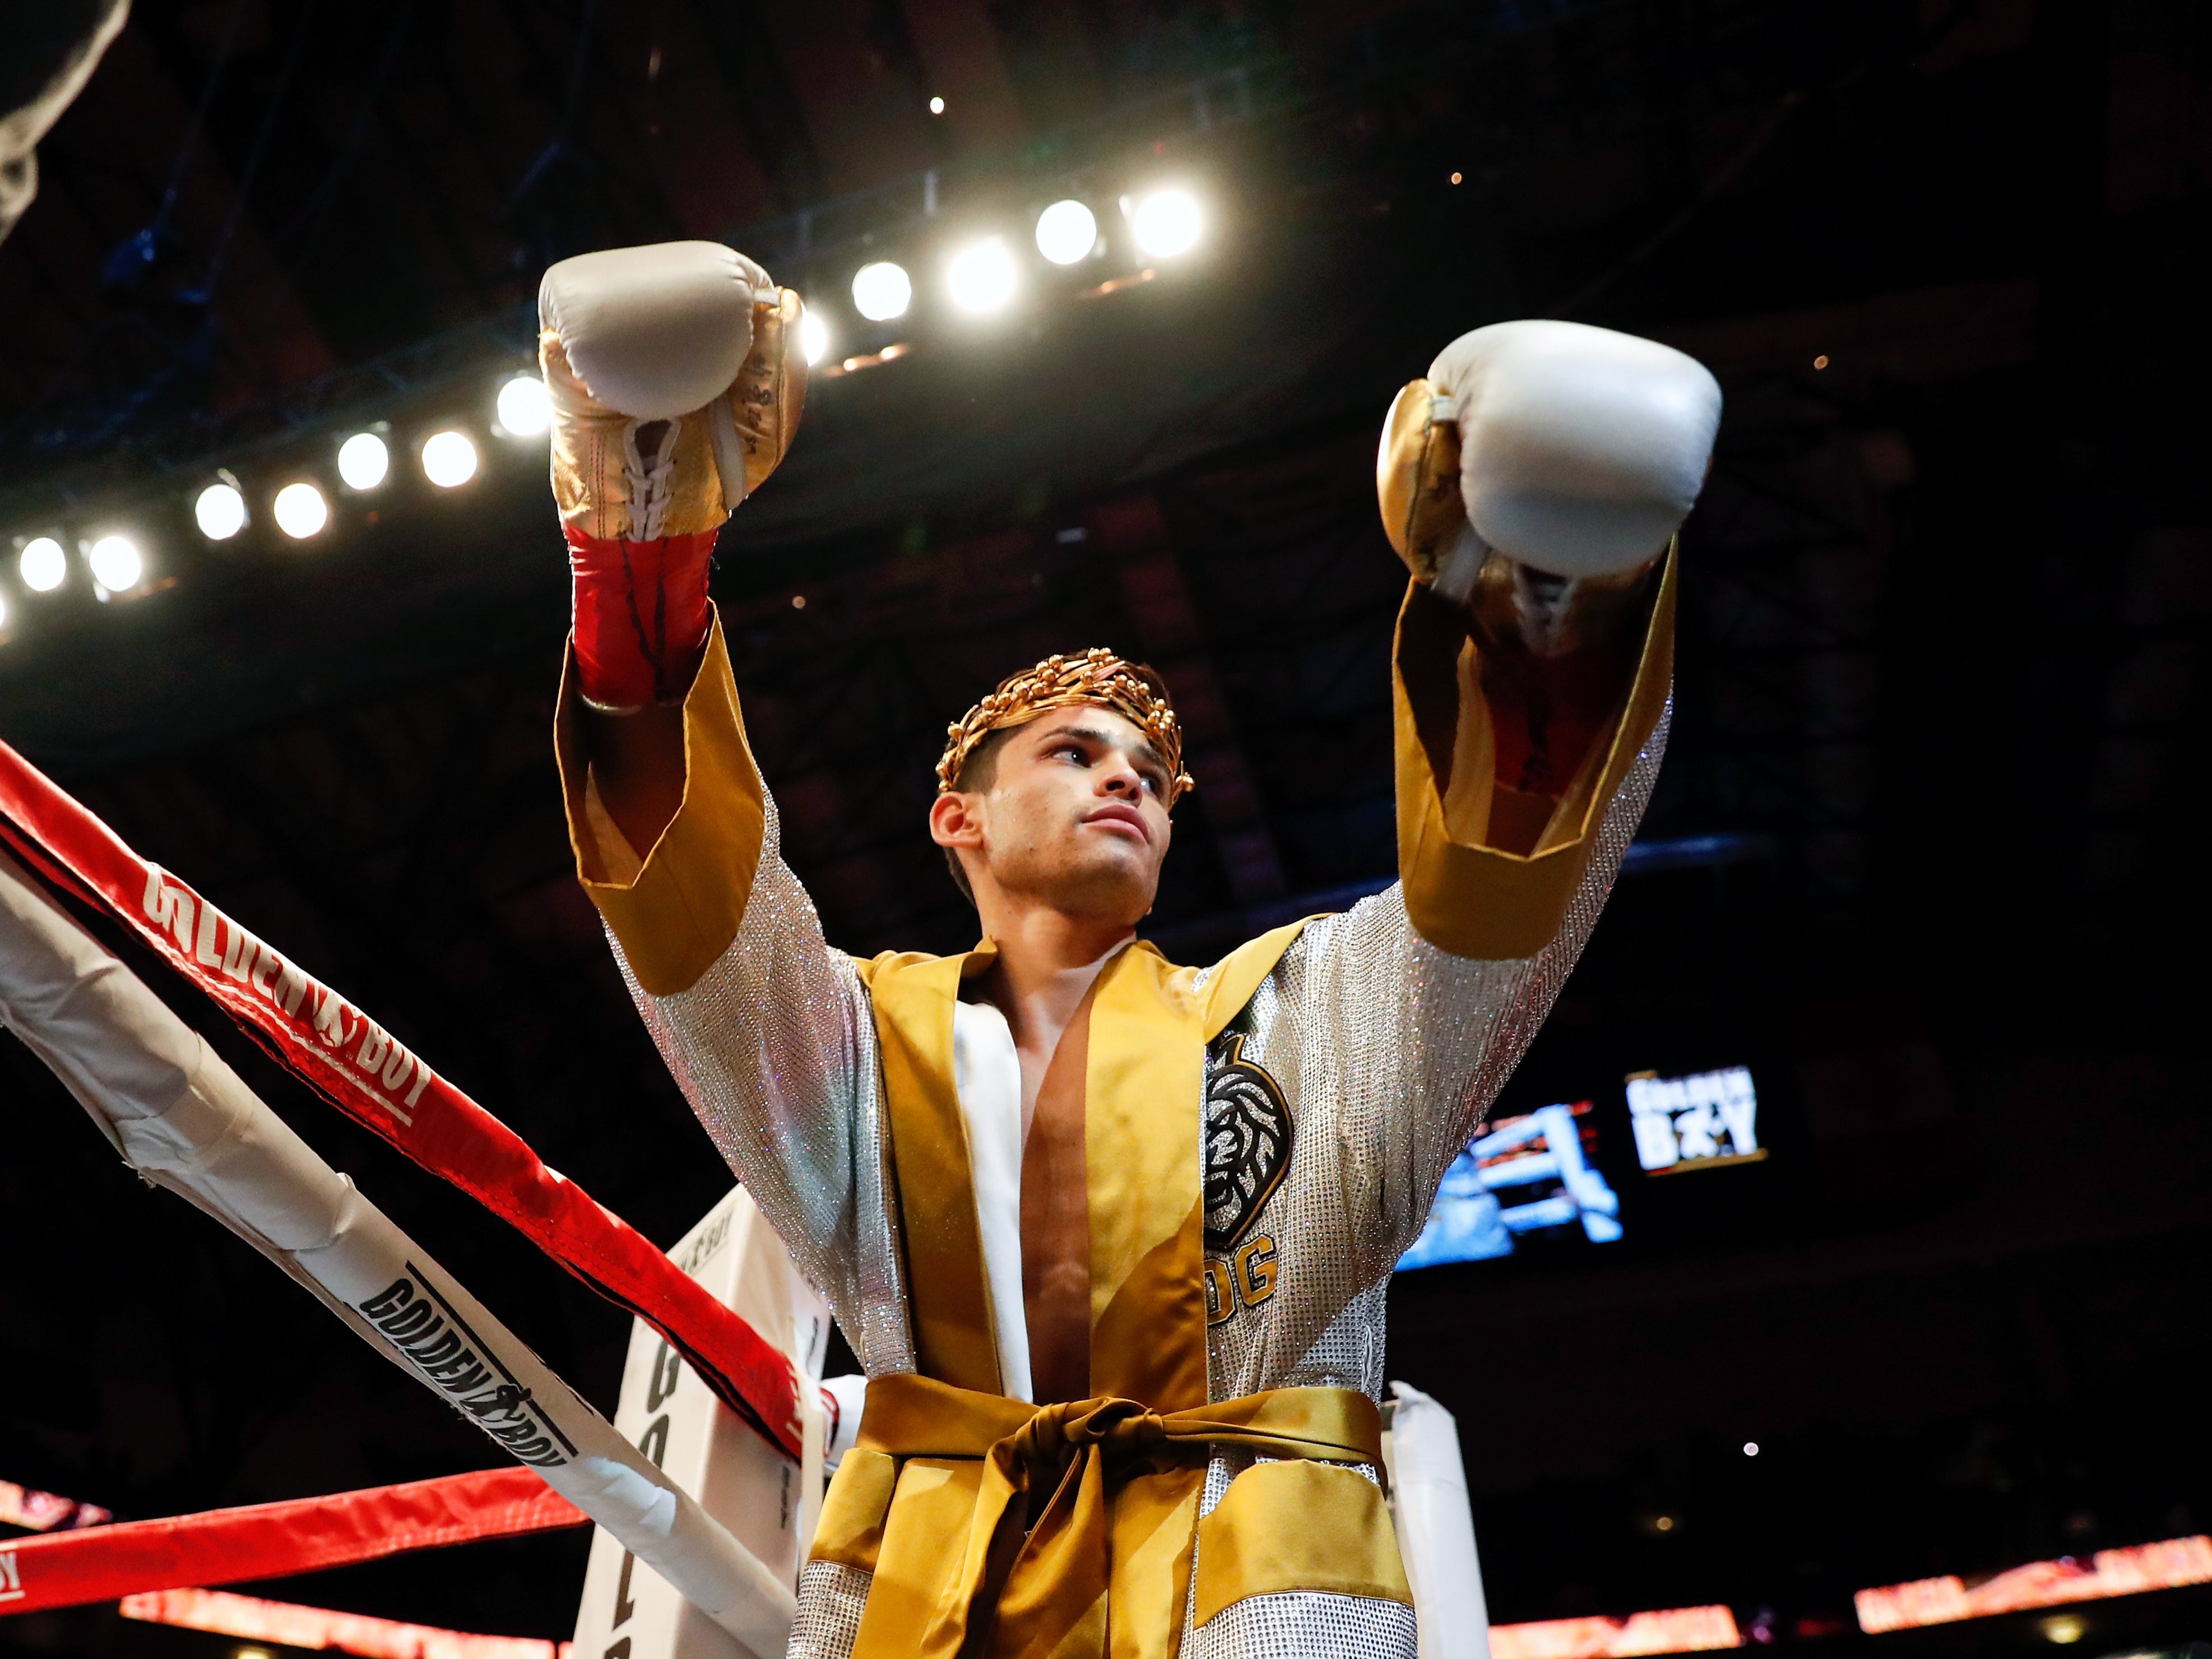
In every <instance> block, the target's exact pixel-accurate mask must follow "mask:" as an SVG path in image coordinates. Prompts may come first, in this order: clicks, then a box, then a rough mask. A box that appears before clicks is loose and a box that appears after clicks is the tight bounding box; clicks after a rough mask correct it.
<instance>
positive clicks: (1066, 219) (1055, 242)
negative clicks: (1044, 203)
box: [1036, 201, 1098, 265]
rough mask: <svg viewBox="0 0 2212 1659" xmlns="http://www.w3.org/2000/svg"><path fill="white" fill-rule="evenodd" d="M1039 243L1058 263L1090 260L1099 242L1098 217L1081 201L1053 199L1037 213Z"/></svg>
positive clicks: (1068, 263) (1069, 263)
mask: <svg viewBox="0 0 2212 1659" xmlns="http://www.w3.org/2000/svg"><path fill="white" fill-rule="evenodd" d="M1036 245H1037V252H1039V253H1042V254H1043V255H1044V257H1045V258H1048V259H1049V260H1051V261H1052V262H1053V264H1056V265H1072V264H1074V263H1075V262H1076V261H1077V260H1078V259H1087V258H1090V257H1091V249H1092V248H1094V247H1096V246H1097V245H1098V216H1097V215H1096V214H1094V213H1093V212H1091V210H1090V209H1089V208H1087V207H1085V206H1084V205H1083V204H1082V203H1080V202H1073V201H1069V202H1054V204H1052V205H1051V206H1050V207H1048V208H1047V209H1046V210H1044V211H1043V212H1042V213H1040V214H1039V215H1037V222H1036Z"/></svg>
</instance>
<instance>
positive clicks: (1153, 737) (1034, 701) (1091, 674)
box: [937, 645, 1194, 807]
mask: <svg viewBox="0 0 2212 1659" xmlns="http://www.w3.org/2000/svg"><path fill="white" fill-rule="evenodd" d="M1079 703H1096V704H1097V705H1098V706H1099V707H1100V708H1110V709H1112V710H1113V711H1114V712H1115V714H1119V715H1121V717H1122V718H1123V719H1125V720H1127V721H1128V722H1129V723H1130V724H1131V725H1132V726H1137V727H1139V729H1140V730H1142V731H1143V732H1144V734H1145V736H1146V738H1148V739H1149V740H1150V741H1151V743H1152V747H1153V749H1154V750H1158V754H1159V757H1160V762H1161V763H1162V764H1163V765H1164V766H1165V767H1166V768H1167V769H1168V779H1169V782H1168V805H1170V807H1172V806H1173V805H1175V804H1176V800H1177V799H1180V798H1181V796H1182V793H1183V792H1184V791H1185V790H1186V789H1189V788H1192V787H1194V784H1193V782H1192V780H1191V777H1190V775H1189V774H1188V773H1187V772H1185V771H1184V770H1183V769H1182V727H1181V726H1178V725H1177V724H1176V714H1175V710H1174V709H1173V708H1171V707H1170V706H1169V703H1168V700H1167V699H1166V698H1165V697H1163V696H1159V695H1158V693H1156V692H1155V691H1154V690H1152V687H1151V686H1149V685H1147V684H1145V682H1144V679H1143V678H1142V677H1141V676H1140V675H1139V674H1138V672H1137V671H1136V669H1135V668H1134V667H1133V666H1132V665H1130V664H1129V663H1128V662H1127V660H1125V659H1122V658H1121V657H1117V656H1115V654H1114V653H1112V652H1111V651H1109V650H1108V649H1107V648H1106V647H1104V646H1103V645H1095V646H1093V647H1091V649H1090V650H1088V651H1086V652H1085V653H1083V654H1082V655H1081V656H1079V657H1070V656H1064V655H1062V654H1060V653H1058V652H1054V653H1053V654H1052V655H1051V656H1049V657H1047V658H1046V659H1044V660H1043V661H1042V662H1041V663H1039V664H1038V665H1036V667H1034V668H1027V669H1024V670H1023V671H1021V672H1020V673H1018V674H1012V675H1009V676H1008V677H1007V678H1005V679H1003V680H1000V682H999V684H998V689H997V690H994V691H993V692H992V693H991V694H990V695H989V696H987V697H985V698H984V699H983V701H982V702H979V703H977V704H976V705H975V707H974V708H971V709H969V711H968V712H967V714H964V715H963V716H962V717H961V718H960V719H959V720H955V721H954V722H953V723H952V724H951V725H950V726H946V727H945V753H944V755H943V757H941V758H939V761H938V763H937V793H939V794H940V795H943V794H948V793H951V789H952V785H953V780H955V779H956V778H957V777H958V776H959V775H960V769H961V768H962V767H963V766H965V765H966V764H967V763H968V757H969V755H970V754H971V753H973V752H974V750H975V745H976V744H979V743H981V742H982V741H983V739H984V738H987V737H988V736H990V734H991V733H992V732H1001V731H1004V730H1005V729H1006V727H1008V726H1023V725H1026V724H1027V723H1028V722H1030V720H1035V719H1036V717H1037V716H1038V715H1040V714H1043V713H1044V712H1045V711H1046V710H1048V709H1052V708H1073V707H1075V706H1076V705H1077V704H1079Z"/></svg>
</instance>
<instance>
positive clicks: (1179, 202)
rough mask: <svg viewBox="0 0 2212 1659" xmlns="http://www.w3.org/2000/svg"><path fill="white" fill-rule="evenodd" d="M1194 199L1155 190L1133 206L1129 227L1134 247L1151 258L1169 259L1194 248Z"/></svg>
mask: <svg viewBox="0 0 2212 1659" xmlns="http://www.w3.org/2000/svg"><path fill="white" fill-rule="evenodd" d="M1131 228H1132V229H1133V230H1134V231H1135V232H1136V233H1137V246H1139V247H1140V248H1142V249H1143V250H1144V251H1145V252H1146V253H1148V254H1150V255H1151V256H1152V258H1155V259H1172V258H1175V257H1176V254H1178V253H1188V252H1190V251H1191V249H1192V248H1194V247H1195V246H1198V233H1199V230H1200V219H1199V211H1198V203H1197V200H1196V199H1195V198H1194V197H1192V196H1191V195H1190V194H1189V193H1188V191H1180V190H1156V191H1153V192H1152V194H1151V195H1150V196H1147V197H1145V199H1144V200H1143V201H1141V202H1139V203H1138V204H1137V211H1136V212H1135V214H1134V215H1133V216H1132V218H1131Z"/></svg>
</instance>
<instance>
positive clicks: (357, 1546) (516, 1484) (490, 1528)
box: [0, 1468, 586, 1613]
mask: <svg viewBox="0 0 2212 1659" xmlns="http://www.w3.org/2000/svg"><path fill="white" fill-rule="evenodd" d="M585 1522H586V1516H585V1514H584V1512H583V1511H582V1510H580V1509H578V1508H577V1507H576V1506H575V1505H574V1504H571V1503H569V1501H568V1499H567V1498H563V1497H562V1496H561V1494H560V1493H558V1492H555V1491H554V1490H553V1489H552V1488H551V1487H550V1486H547V1485H546V1484H545V1483H544V1481H543V1480H539V1479H538V1476H537V1475H535V1474H532V1472H531V1471H530V1470H528V1469H524V1468H503V1469H486V1470H483V1472H481V1473H479V1474H448V1475H443V1476H441V1477H440V1478H439V1479H437V1480H410V1481H408V1482H407V1483H406V1484H405V1485H404V1486H370V1487H368V1488H366V1489H364V1490H362V1491H360V1492H337V1493H334V1494H332V1495H331V1496H330V1497H328V1498H292V1499H289V1500H287V1501H285V1502H283V1503H278V1504H251V1505H248V1506H246V1507H245V1508H241V1509H232V1510H204V1511H203V1512H201V1513H200V1514H197V1515H178V1516H167V1517H166V1518H164V1519H161V1520H158V1521H125V1522H118V1523H117V1524H115V1525H112V1526H106V1527H86V1528H82V1529H80V1530H78V1531H75V1532H65V1533H57V1534H48V1535H47V1536H45V1537H40V1538H25V1539H21V1540H19V1541H15V1542H12V1543H9V1544H7V1545H5V1546H0V1613H37V1612H39V1611H40V1610H42V1609H44V1608H46V1607H76V1606H78V1605H80V1604H82V1603H83V1602H86V1601H116V1600H118V1598H120V1597H122V1596H125V1595H137V1594H138V1593H139V1592H140V1591H142V1590H164V1589H185V1588H188V1587H193V1586H197V1585H202V1584H234V1583H240V1582H242V1581H244V1580H246V1579H250V1578H284V1577H290V1576H291V1575H293V1574H294V1573H301V1572H314V1571H319V1570H320V1569H322V1568H325V1567H342V1566H345V1565H349V1564H350V1563H352V1562H356V1561H373V1560H374V1559H377V1558H379V1557H380V1556H386V1555H398V1554H400V1553H404V1552H405V1551H408V1550H427V1549H435V1548H439V1547H443V1546H445V1545H447V1544H465V1543H470V1542H471V1541H475V1540H477V1539H480V1538H511V1537H513V1536H515V1535H516V1534H520V1533H530V1532H549V1531H551V1530H553V1529H555V1528H561V1527H580V1526H582V1525H584V1524H585Z"/></svg>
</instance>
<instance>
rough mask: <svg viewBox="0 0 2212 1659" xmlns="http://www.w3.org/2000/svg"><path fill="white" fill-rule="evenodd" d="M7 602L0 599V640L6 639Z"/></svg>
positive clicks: (2, 598)
mask: <svg viewBox="0 0 2212 1659" xmlns="http://www.w3.org/2000/svg"><path fill="white" fill-rule="evenodd" d="M7 629H8V601H7V599H5V598H4V597H0V639H5V638H7V637H8V633H7Z"/></svg>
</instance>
